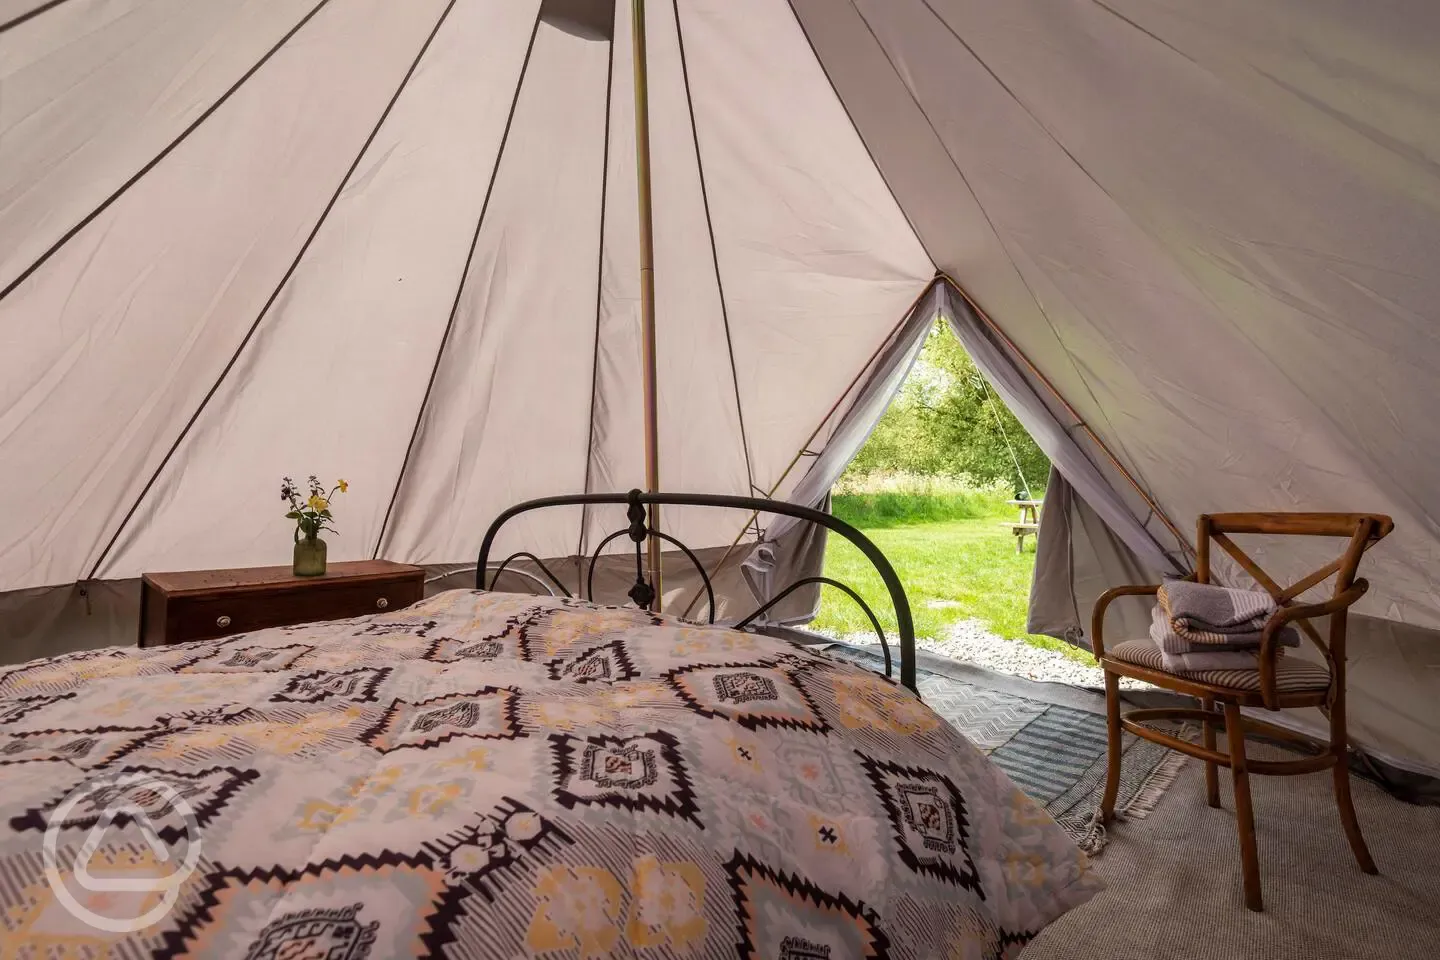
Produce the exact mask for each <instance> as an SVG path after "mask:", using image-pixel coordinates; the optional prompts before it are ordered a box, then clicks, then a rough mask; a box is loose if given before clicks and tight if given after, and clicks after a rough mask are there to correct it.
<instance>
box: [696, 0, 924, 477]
mask: <svg viewBox="0 0 1440 960" xmlns="http://www.w3.org/2000/svg"><path fill="white" fill-rule="evenodd" d="M670 9H671V11H672V12H673V13H674V16H675V42H676V44H677V45H678V47H679V49H680V76H681V79H682V81H683V82H684V84H685V106H686V109H687V110H688V112H689V115H690V139H691V142H693V143H694V145H695V173H696V175H697V176H698V177H699V178H700V203H701V205H702V206H703V207H704V208H705V230H706V234H707V235H708V236H709V238H710V262H711V263H712V264H713V265H714V268H715V289H716V292H717V293H718V294H719V296H720V320H721V324H722V325H723V327H724V329H725V347H726V349H727V351H728V352H729V355H730V380H731V383H732V384H733V385H734V387H735V416H736V417H737V418H738V419H739V421H740V447H741V449H742V451H743V452H744V454H745V479H746V480H747V481H748V482H749V484H750V487H751V488H752V489H753V488H754V486H755V467H754V464H753V462H752V461H751V459H750V439H749V436H748V434H747V433H746V431H745V407H744V405H743V404H742V403H741V401H740V371H739V369H738V368H737V367H736V366H735V342H734V340H733V339H732V337H731V335H730V306H729V304H728V303H727V302H726V300H725V283H724V281H723V280H722V279H721V276H720V250H719V248H718V247H717V246H716V244H715V221H714V220H713V219H712V218H711V215H710V190H709V188H708V187H707V186H706V183H705V161H704V159H703V157H702V155H701V152H700V127H699V125H698V124H697V123H696V122H695V100H694V98H693V97H692V96H691V94H690V67H689V62H688V61H687V60H686V57H685V30H684V28H683V27H681V25H680V0H671V2H670ZM802 32H803V28H802ZM817 60H818V58H817ZM821 70H824V67H823V66H822V67H821ZM832 89H833V88H832ZM857 135H858V134H857ZM872 162H873V161H872ZM876 172H879V171H878V168H877V171H876ZM881 179H884V177H883V175H882V177H881ZM891 196H892V198H893V196H894V195H893V194H892V195H891ZM901 212H902V213H903V212H904V211H901Z"/></svg>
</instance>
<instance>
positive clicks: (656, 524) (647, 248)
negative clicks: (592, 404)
mask: <svg viewBox="0 0 1440 960" xmlns="http://www.w3.org/2000/svg"><path fill="white" fill-rule="evenodd" d="M630 25H631V35H632V37H633V44H634V63H635V175H636V177H637V178H638V179H639V191H638V193H639V197H640V333H641V338H640V339H641V355H642V362H643V364H644V371H643V376H644V386H645V489H646V490H648V491H649V492H650V493H659V492H660V424H659V402H658V400H657V391H656V386H655V237H654V227H653V224H652V222H651V215H650V97H649V83H648V78H647V75H646V70H645V0H632V3H631V9H630ZM649 522H650V529H651V530H659V529H660V508H659V506H658V505H656V504H651V505H650V521H649ZM649 547H650V576H651V579H652V582H653V583H654V586H655V604H654V609H655V612H657V613H659V612H660V611H661V609H662V607H663V606H664V600H663V590H664V588H663V586H662V584H661V577H660V540H659V538H657V537H650V538H649Z"/></svg>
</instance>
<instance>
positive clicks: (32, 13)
mask: <svg viewBox="0 0 1440 960" xmlns="http://www.w3.org/2000/svg"><path fill="white" fill-rule="evenodd" d="M65 2H66V0H49V2H48V3H42V4H40V6H38V7H35V8H34V9H32V10H27V11H25V12H24V13H22V14H20V15H19V16H18V17H13V18H11V19H10V20H8V21H6V22H5V23H0V33H4V32H5V31H6V30H9V29H10V28H11V27H18V26H20V24H22V23H24V22H25V21H27V20H31V19H33V18H35V17H38V16H40V14H42V13H46V12H48V11H50V10H53V9H55V8H56V7H58V6H60V4H62V3H65Z"/></svg>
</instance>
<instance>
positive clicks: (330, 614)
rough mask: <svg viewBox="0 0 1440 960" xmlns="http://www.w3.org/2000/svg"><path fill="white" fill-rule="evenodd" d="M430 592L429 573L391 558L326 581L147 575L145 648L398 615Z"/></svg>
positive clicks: (271, 571)
mask: <svg viewBox="0 0 1440 960" xmlns="http://www.w3.org/2000/svg"><path fill="white" fill-rule="evenodd" d="M424 593H425V571H424V569H423V568H421V567H413V566H410V565H409V564H404V563H392V562H390V561H389V560H356V561H353V562H344V563H332V564H330V568H329V569H328V570H327V571H326V572H325V574H324V575H323V576H319V577H297V576H295V575H294V574H293V573H291V570H290V568H289V567H288V566H286V567H250V568H248V569H241V570H191V571H186V572H183V573H147V574H145V578H144V585H143V587H142V589H141V594H140V646H142V647H155V646H161V645H163V644H167V643H184V642H185V641H187V640H206V639H209V638H211V637H223V636H228V635H230V634H233V633H248V632H250V631H253V630H260V629H263V628H265V627H283V626H291V625H294V624H298V623H313V622H315V621H317V620H341V619H344V618H346V617H358V616H361V615H363V614H367V613H381V612H384V611H386V610H398V609H400V608H401V607H406V606H409V605H410V604H412V603H415V602H416V601H417V600H419V599H420V598H421V597H422V596H424Z"/></svg>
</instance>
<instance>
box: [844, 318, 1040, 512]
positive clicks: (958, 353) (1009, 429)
mask: <svg viewBox="0 0 1440 960" xmlns="http://www.w3.org/2000/svg"><path fill="white" fill-rule="evenodd" d="M1017 462H1018V468H1019V469H1018V474H1019V475H1017ZM851 470H853V471H855V472H857V473H862V474H865V473H871V472H875V471H906V472H910V473H921V474H957V473H966V474H969V475H970V476H972V477H974V478H975V479H976V480H980V481H982V482H986V483H990V482H994V481H997V480H1000V481H1004V482H1006V483H1010V484H1013V485H1014V489H1015V491H1016V492H1017V493H1020V492H1022V489H1023V488H1024V486H1026V485H1028V487H1029V491H1030V492H1031V493H1033V494H1036V495H1038V494H1039V492H1040V491H1041V489H1043V487H1044V485H1045V480H1046V478H1047V477H1048V476H1049V473H1050V461H1049V459H1048V458H1047V457H1046V456H1045V454H1044V453H1042V452H1041V451H1040V448H1039V447H1037V446H1036V445H1035V441H1034V440H1032V439H1031V438H1030V435H1029V434H1028V433H1026V432H1025V428H1024V427H1022V426H1021V425H1020V421H1019V420H1017V419H1015V415H1014V414H1013V413H1011V412H1010V411H1009V410H1008V409H1007V408H1006V407H1005V405H1004V404H1003V403H1001V402H1000V398H999V397H998V396H996V395H995V392H994V391H993V390H992V389H990V386H989V385H988V384H987V383H986V382H985V378H984V377H982V376H981V375H980V371H979V369H978V368H976V366H975V361H973V360H971V359H970V355H969V354H967V353H966V352H965V348H964V347H962V346H961V345H960V341H959V340H957V339H956V338H955V335H954V334H953V333H951V332H950V328H949V327H948V326H947V325H945V324H943V323H941V324H936V326H935V329H934V330H932V331H931V333H930V335H929V337H928V338H927V339H926V341H925V346H924V347H923V348H922V350H921V353H920V358H919V359H918V360H917V361H916V363H915V368H914V370H912V371H911V374H910V376H909V377H908V378H906V380H905V384H904V386H902V387H901V389H900V392H899V394H898V395H897V396H896V398H895V401H894V402H893V403H892V404H891V405H890V409H889V410H887V411H886V412H885V415H884V416H883V417H881V419H880V422H879V423H878V424H877V425H876V427H875V432H874V433H873V434H872V435H871V437H870V440H869V442H868V443H866V444H865V446H864V447H863V448H862V449H861V451H860V453H859V455H857V456H856V458H855V462H854V463H853V464H852V465H851ZM1021 476H1023V478H1024V482H1023V484H1022V481H1021Z"/></svg>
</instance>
